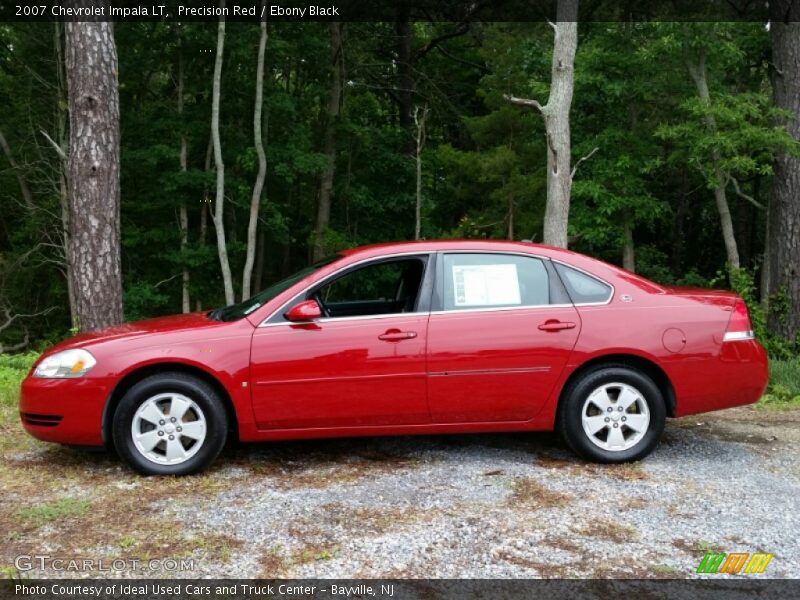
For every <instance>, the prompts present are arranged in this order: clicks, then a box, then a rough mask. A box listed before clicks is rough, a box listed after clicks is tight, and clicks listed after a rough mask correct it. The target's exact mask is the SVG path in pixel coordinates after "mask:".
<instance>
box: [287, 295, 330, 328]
mask: <svg viewBox="0 0 800 600" xmlns="http://www.w3.org/2000/svg"><path fill="white" fill-rule="evenodd" d="M283 316H284V317H285V318H286V320H287V321H292V322H293V323H308V322H309V321H314V320H315V319H319V318H321V317H322V310H320V308H319V303H317V301H316V300H304V301H303V302H301V303H300V304H295V305H294V306H293V307H292V308H290V309H289V310H287V311H286V312H285V313H283Z"/></svg>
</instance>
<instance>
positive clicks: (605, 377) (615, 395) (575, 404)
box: [558, 365, 666, 463]
mask: <svg viewBox="0 0 800 600" xmlns="http://www.w3.org/2000/svg"><path fill="white" fill-rule="evenodd" d="M665 420H666V410H665V407H664V398H663V396H662V394H661V391H660V390H659V389H658V386H657V385H656V384H655V383H654V382H653V380H652V379H650V377H648V376H647V375H645V374H644V373H642V372H641V371H638V370H636V369H632V368H630V367H627V366H621V365H610V366H605V367H601V368H598V369H596V370H593V371H590V372H588V373H586V374H584V375H582V376H581V377H579V378H578V379H577V380H575V381H574V382H572V383H571V384H570V385H569V386H568V388H567V389H566V390H565V391H564V395H563V397H562V403H561V405H560V407H559V413H558V429H559V430H560V432H561V434H562V436H563V437H564V439H565V440H566V442H567V444H568V445H569V446H570V448H572V449H573V450H574V451H575V452H576V453H577V454H579V455H581V456H583V457H584V458H587V459H589V460H592V461H596V462H603V463H619V462H628V461H635V460H640V459H642V458H644V457H645V456H647V455H648V454H649V453H650V452H652V450H653V448H655V447H656V445H657V444H658V441H659V439H660V438H661V434H662V433H663V431H664V423H665Z"/></svg>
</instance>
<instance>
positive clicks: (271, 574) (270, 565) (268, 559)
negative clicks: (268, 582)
mask: <svg viewBox="0 0 800 600" xmlns="http://www.w3.org/2000/svg"><path fill="white" fill-rule="evenodd" d="M258 562H259V564H260V565H261V572H260V574H259V577H260V578H261V579H278V578H283V577H285V574H286V569H287V568H288V566H289V565H288V564H287V562H286V557H285V556H284V554H283V548H282V547H281V546H273V547H272V548H270V549H269V550H268V551H267V552H265V553H263V554H262V555H261V558H260V560H259V561H258Z"/></svg>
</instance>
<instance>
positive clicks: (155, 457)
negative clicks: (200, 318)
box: [113, 373, 228, 475]
mask: <svg viewBox="0 0 800 600" xmlns="http://www.w3.org/2000/svg"><path fill="white" fill-rule="evenodd" d="M227 430H228V426H227V417H226V414H225V407H224V406H223V404H222V401H221V399H220V398H219V395H218V394H217V392H216V391H215V390H214V389H213V388H212V387H211V386H209V385H208V384H207V383H206V382H204V381H202V380H200V379H198V378H196V377H192V376H190V375H186V374H184V373H159V374H157V375H152V376H150V377H147V378H145V379H143V380H142V381H139V382H138V383H136V384H135V385H133V386H132V387H131V388H130V389H129V390H128V391H127V392H126V393H125V395H124V396H123V398H122V400H121V401H120V403H119V406H118V407H117V410H116V413H115V415H114V424H113V437H114V445H115V447H116V448H117V452H118V453H119V454H120V456H121V457H122V458H123V459H124V460H125V461H126V462H127V463H128V464H129V465H130V466H131V467H133V468H134V469H135V470H136V471H138V472H140V473H142V474H145V475H187V474H190V473H195V472H197V471H200V470H201V469H204V468H205V467H207V466H208V465H209V464H211V462H212V461H213V460H214V459H215V458H216V457H217V456H218V455H219V453H220V452H221V451H222V448H223V446H224V445H225V438H226V435H227Z"/></svg>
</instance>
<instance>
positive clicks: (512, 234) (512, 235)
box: [506, 194, 514, 240]
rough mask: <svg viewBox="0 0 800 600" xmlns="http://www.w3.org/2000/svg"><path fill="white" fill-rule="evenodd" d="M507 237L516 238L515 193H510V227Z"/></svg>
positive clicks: (509, 238)
mask: <svg viewBox="0 0 800 600" xmlns="http://www.w3.org/2000/svg"><path fill="white" fill-rule="evenodd" d="M506 239H508V240H513V239H514V194H509V195H508V229H507V232H506Z"/></svg>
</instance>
